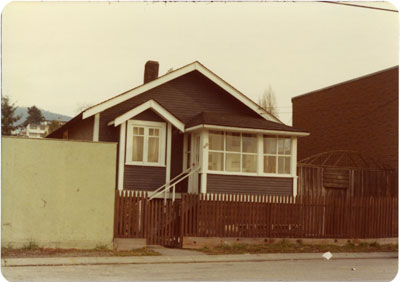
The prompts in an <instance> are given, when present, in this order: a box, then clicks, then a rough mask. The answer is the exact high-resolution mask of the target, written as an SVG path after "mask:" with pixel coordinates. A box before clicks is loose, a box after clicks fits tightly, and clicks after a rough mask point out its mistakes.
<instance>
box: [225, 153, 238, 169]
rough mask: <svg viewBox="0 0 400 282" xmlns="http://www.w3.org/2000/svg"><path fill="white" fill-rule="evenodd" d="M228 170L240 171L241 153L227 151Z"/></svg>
mask: <svg viewBox="0 0 400 282" xmlns="http://www.w3.org/2000/svg"><path fill="white" fill-rule="evenodd" d="M225 164H226V171H240V154H230V153H226V163H225Z"/></svg>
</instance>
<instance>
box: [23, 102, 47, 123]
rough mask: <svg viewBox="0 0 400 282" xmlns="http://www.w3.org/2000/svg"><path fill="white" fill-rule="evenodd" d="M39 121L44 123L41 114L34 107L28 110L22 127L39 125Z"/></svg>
mask: <svg viewBox="0 0 400 282" xmlns="http://www.w3.org/2000/svg"><path fill="white" fill-rule="evenodd" d="M41 121H44V117H43V115H42V112H41V111H40V110H39V109H38V108H36V106H32V107H30V108H28V117H27V118H26V120H25V122H24V126H27V125H28V124H40V122H41Z"/></svg>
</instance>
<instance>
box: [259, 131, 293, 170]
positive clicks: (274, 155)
mask: <svg viewBox="0 0 400 282" xmlns="http://www.w3.org/2000/svg"><path fill="white" fill-rule="evenodd" d="M264 135H265V134H263V143H264ZM266 136H267V137H268V138H272V137H275V140H276V148H275V150H276V152H275V154H272V153H264V147H263V151H262V157H263V161H264V157H275V158H276V162H275V171H276V172H275V173H266V172H264V167H263V173H264V174H283V175H288V176H291V175H292V157H293V155H292V142H293V140H292V138H290V137H287V136H272V135H266ZM279 139H290V154H289V155H287V154H279V152H278V151H279V147H278V140H279ZM283 145H285V144H283ZM279 157H289V158H290V167H289V170H290V172H289V173H279V172H278V168H279V167H278V163H279V161H278V160H279ZM263 165H264V162H263Z"/></svg>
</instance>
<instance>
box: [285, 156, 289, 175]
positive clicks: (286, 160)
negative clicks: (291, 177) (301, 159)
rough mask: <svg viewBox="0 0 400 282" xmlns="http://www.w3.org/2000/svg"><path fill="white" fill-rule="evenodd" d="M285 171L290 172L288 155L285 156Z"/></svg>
mask: <svg viewBox="0 0 400 282" xmlns="http://www.w3.org/2000/svg"><path fill="white" fill-rule="evenodd" d="M285 173H287V174H290V157H285Z"/></svg>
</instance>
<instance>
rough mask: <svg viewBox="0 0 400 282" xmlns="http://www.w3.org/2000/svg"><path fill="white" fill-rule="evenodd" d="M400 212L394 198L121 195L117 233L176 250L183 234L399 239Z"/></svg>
mask: <svg viewBox="0 0 400 282" xmlns="http://www.w3.org/2000/svg"><path fill="white" fill-rule="evenodd" d="M397 209H398V199H397V198H393V197H380V198H372V197H356V198H346V197H333V196H332V197H322V196H297V197H290V196H267V195H232V194H206V195H193V194H192V195H191V194H182V199H181V200H176V201H175V202H172V201H171V200H167V201H164V200H162V199H153V200H151V201H150V200H148V198H147V197H146V195H145V194H141V193H134V192H127V191H124V192H119V191H117V192H116V205H115V230H114V235H115V237H118V238H146V240H147V243H148V244H160V245H166V246H175V247H177V246H181V245H182V238H183V236H195V237H253V238H254V237H265V238H288V237H292V238H385V237H397V235H398V232H397V228H398V214H397Z"/></svg>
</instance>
